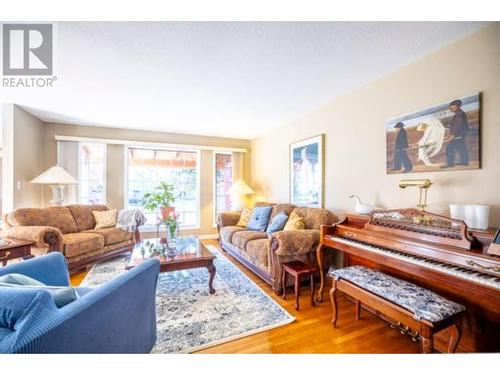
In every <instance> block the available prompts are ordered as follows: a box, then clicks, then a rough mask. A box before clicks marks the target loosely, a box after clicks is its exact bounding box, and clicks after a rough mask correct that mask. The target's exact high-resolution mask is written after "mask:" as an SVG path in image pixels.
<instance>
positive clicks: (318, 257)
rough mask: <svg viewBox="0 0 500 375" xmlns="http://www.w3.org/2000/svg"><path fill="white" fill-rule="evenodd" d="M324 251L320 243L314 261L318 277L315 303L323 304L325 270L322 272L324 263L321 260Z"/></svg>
mask: <svg viewBox="0 0 500 375" xmlns="http://www.w3.org/2000/svg"><path fill="white" fill-rule="evenodd" d="M324 250H325V246H323V245H322V244H321V243H320V244H319V245H318V248H317V249H316V261H317V262H318V268H319V277H320V284H319V290H318V299H317V302H323V289H324V288H325V270H324V265H323V263H324V260H323V257H324Z"/></svg>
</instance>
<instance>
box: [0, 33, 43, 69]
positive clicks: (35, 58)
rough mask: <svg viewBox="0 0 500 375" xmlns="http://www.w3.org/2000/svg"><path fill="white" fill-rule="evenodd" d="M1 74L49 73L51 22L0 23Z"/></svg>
mask: <svg viewBox="0 0 500 375" xmlns="http://www.w3.org/2000/svg"><path fill="white" fill-rule="evenodd" d="M2 31H3V33H2V35H3V40H2V41H3V74H4V75H26V76H30V75H31V76H34V75H52V68H53V66H52V65H53V64H52V63H53V56H52V49H53V48H52V47H53V41H52V35H53V34H52V25H50V24H4V25H3V30H2Z"/></svg>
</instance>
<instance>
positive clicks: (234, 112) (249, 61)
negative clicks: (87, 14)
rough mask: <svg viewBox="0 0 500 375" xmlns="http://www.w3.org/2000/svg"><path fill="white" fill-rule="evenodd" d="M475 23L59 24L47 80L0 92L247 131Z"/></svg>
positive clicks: (189, 129) (104, 115) (95, 117)
mask: <svg viewBox="0 0 500 375" xmlns="http://www.w3.org/2000/svg"><path fill="white" fill-rule="evenodd" d="M485 24H486V23H482V22H417V23H415V22H318V23H310V22H273V23H259V22H247V23H239V22H234V23H227V22H201V23H196V22H178V23H175V22H166V23H153V22H151V23H147V22H137V23H132V22H125V23H123V22H120V23H118V22H115V23H113V22H108V23H93V22H75V23H74V22H64V23H59V24H58V31H57V39H56V48H57V50H56V63H57V65H56V71H55V74H56V75H57V78H58V80H57V82H56V83H55V87H54V88H46V89H35V88H18V89H5V88H1V89H0V90H2V91H0V94H1V95H0V101H4V102H13V103H17V104H20V105H22V106H24V107H27V108H28V109H29V110H30V111H31V112H32V113H34V114H35V115H37V116H38V117H40V118H41V119H42V120H44V121H53V122H69V123H74V124H84V125H96V124H97V125H101V126H111V127H121V128H135V129H147V130H160V131H168V132H179V133H190V134H201V135H214V136H224V137H235V138H247V139H251V138H254V137H256V136H258V135H260V134H262V133H265V132H266V131H267V130H269V129H270V128H272V127H276V126H279V125H281V124H283V123H284V122H286V121H288V120H290V119H292V118H294V117H295V116H297V115H300V114H302V113H304V112H306V111H309V110H311V109H313V108H315V107H317V106H319V105H322V104H324V103H326V102H328V101H330V100H332V99H334V98H335V97H337V96H339V95H342V94H344V93H346V92H348V91H351V90H353V89H355V88H357V87H359V86H361V85H363V84H366V83H368V82H370V81H373V80H375V79H377V78H380V77H382V76H384V75H386V74H388V73H390V72H391V71H394V70H396V69H398V68H400V67H402V66H404V65H407V64H409V63H411V62H412V61H415V60H417V59H419V58H421V57H423V56H424V55H426V54H429V53H431V52H432V51H435V50H437V49H439V48H442V47H444V46H446V45H447V44H449V43H451V42H453V41H454V40H458V39H461V38H463V37H465V36H466V35H468V34H471V33H472V32H474V31H476V30H478V29H479V28H481V27H483V26H484V25H485Z"/></svg>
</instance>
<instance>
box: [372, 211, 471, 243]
mask: <svg viewBox="0 0 500 375" xmlns="http://www.w3.org/2000/svg"><path fill="white" fill-rule="evenodd" d="M365 228H367V229H370V230H383V231H384V232H388V231H389V232H392V233H394V234H397V235H401V236H405V237H412V238H418V239H421V240H425V241H430V242H440V243H446V244H448V245H452V246H457V247H461V248H465V249H470V248H471V240H470V239H469V238H468V236H467V224H465V222H463V221H462V220H456V219H452V218H449V217H447V216H442V215H437V214H433V213H430V212H426V211H421V210H417V209H415V208H404V209H394V210H377V211H373V212H372V214H371V215H370V220H369V221H368V223H366V225H365Z"/></svg>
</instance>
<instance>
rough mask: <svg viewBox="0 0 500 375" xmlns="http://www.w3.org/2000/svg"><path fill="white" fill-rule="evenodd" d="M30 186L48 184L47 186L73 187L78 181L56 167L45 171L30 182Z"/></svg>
mask: <svg viewBox="0 0 500 375" xmlns="http://www.w3.org/2000/svg"><path fill="white" fill-rule="evenodd" d="M31 183H32V184H48V185H73V184H77V183H78V180H77V179H76V178H74V177H73V176H72V175H70V174H69V173H68V172H66V171H65V170H64V169H63V168H61V167H60V166H58V165H55V166H53V167H52V168H49V169H47V170H46V171H45V172H43V173H42V174H41V175H39V176H37V177H35V178H34V179H33V180H31Z"/></svg>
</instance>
